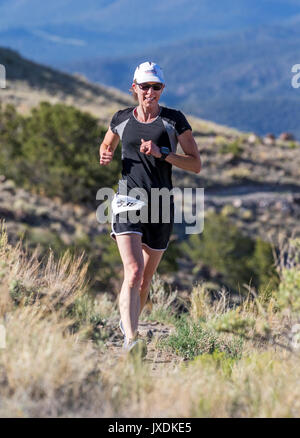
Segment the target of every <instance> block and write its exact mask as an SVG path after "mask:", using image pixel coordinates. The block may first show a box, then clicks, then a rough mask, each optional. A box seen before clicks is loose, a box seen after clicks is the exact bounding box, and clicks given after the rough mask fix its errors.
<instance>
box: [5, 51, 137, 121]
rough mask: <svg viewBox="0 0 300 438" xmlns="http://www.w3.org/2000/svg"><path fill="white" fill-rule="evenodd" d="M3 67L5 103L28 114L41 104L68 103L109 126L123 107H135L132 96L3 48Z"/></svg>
mask: <svg viewBox="0 0 300 438" xmlns="http://www.w3.org/2000/svg"><path fill="white" fill-rule="evenodd" d="M0 64H3V65H4V66H5V67H6V76H7V81H6V82H7V84H6V85H7V86H6V89H1V90H0V99H1V102H3V103H12V104H13V105H15V106H16V108H17V109H18V111H20V112H21V113H28V112H29V110H30V109H31V108H33V107H35V106H36V105H37V104H38V103H39V102H41V101H48V102H50V103H57V102H64V103H66V104H68V105H74V106H76V107H77V108H79V109H80V110H82V111H88V112H90V113H92V114H94V115H95V116H96V117H98V118H99V123H102V124H104V125H106V124H107V123H108V122H109V121H110V119H111V116H112V115H113V114H114V112H115V111H116V110H118V109H119V108H120V107H121V108H122V107H126V106H128V105H131V104H132V100H131V98H130V96H129V95H126V94H125V93H122V92H120V91H118V90H117V89H115V88H111V87H107V86H101V85H98V84H93V83H92V82H89V81H87V80H86V79H85V78H84V77H81V76H76V75H69V74H65V73H61V72H59V71H57V70H54V69H51V68H49V67H46V66H43V65H40V64H37V63H34V62H32V61H29V60H27V59H24V58H23V57H22V56H20V55H19V54H18V53H16V52H15V51H13V50H10V49H5V48H0Z"/></svg>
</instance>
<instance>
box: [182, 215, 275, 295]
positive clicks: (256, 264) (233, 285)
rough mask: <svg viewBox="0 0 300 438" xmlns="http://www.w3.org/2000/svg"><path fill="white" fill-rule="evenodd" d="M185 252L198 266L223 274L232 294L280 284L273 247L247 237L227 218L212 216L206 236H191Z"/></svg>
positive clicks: (209, 216)
mask: <svg viewBox="0 0 300 438" xmlns="http://www.w3.org/2000/svg"><path fill="white" fill-rule="evenodd" d="M181 250H182V251H183V253H184V254H185V255H186V257H188V258H190V259H191V260H192V261H193V262H194V263H196V264H199V262H201V264H204V265H207V266H209V267H210V268H213V269H214V270H216V271H217V272H218V273H220V274H222V276H223V279H222V283H223V284H225V285H226V286H227V287H229V288H230V289H232V290H239V291H240V290H241V288H242V287H243V285H244V284H247V285H248V284H249V283H251V285H252V286H254V287H256V288H258V289H260V288H261V289H263V288H266V287H269V288H275V287H276V285H277V284H278V275H277V274H276V270H275V267H274V261H273V256H272V249H271V247H270V245H269V244H268V243H266V242H263V241H261V240H259V239H257V240H256V241H254V240H252V239H251V238H250V237H247V236H245V235H244V234H242V233H241V232H240V231H239V229H238V228H237V227H236V226H235V225H234V224H233V223H232V222H231V221H230V219H229V218H227V217H225V216H223V215H217V214H214V213H210V214H208V215H207V216H206V218H205V224H204V231H203V233H202V234H193V235H191V236H190V237H189V239H188V240H187V241H185V242H183V243H182V244H181Z"/></svg>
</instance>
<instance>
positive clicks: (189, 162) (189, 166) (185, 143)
mask: <svg viewBox="0 0 300 438" xmlns="http://www.w3.org/2000/svg"><path fill="white" fill-rule="evenodd" d="M178 141H179V143H180V146H181V147H182V150H183V152H184V154H177V153H174V152H171V153H170V154H169V155H168V156H167V157H166V161H167V162H168V163H170V164H173V166H176V167H179V168H180V169H184V170H189V171H191V172H195V173H199V172H200V170H201V158H200V153H199V151H198V147H197V144H196V142H195V139H194V137H193V134H192V131H191V130H190V129H187V130H186V131H184V132H183V133H182V134H180V135H179V136H178Z"/></svg>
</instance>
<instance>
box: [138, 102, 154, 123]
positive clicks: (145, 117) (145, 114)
mask: <svg viewBox="0 0 300 438" xmlns="http://www.w3.org/2000/svg"><path fill="white" fill-rule="evenodd" d="M159 113H160V107H159V105H157V106H156V107H155V108H144V107H143V106H142V105H139V106H138V107H136V116H137V118H138V120H140V121H141V122H150V121H151V120H153V119H155V118H156V117H157V116H158V114H159Z"/></svg>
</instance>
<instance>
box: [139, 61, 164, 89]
mask: <svg viewBox="0 0 300 438" xmlns="http://www.w3.org/2000/svg"><path fill="white" fill-rule="evenodd" d="M133 80H136V82H137V83H138V84H142V83H143V82H160V83H161V84H164V83H165V80H164V74H163V72H162V69H161V68H160V66H159V65H158V64H155V62H148V61H147V62H143V63H142V64H140V65H139V66H137V68H136V69H135V72H134V76H133Z"/></svg>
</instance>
